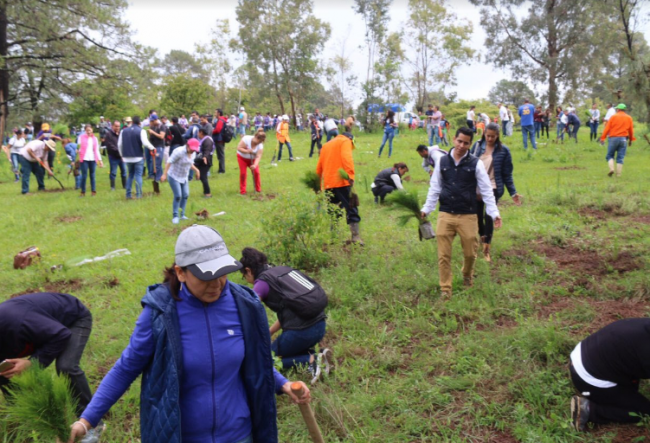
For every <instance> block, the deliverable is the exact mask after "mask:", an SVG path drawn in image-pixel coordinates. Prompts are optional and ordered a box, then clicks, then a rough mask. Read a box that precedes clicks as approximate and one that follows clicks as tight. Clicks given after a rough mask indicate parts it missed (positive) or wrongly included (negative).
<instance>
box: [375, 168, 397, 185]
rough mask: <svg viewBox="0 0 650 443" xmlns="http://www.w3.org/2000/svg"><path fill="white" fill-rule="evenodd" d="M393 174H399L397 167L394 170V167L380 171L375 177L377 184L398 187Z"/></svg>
mask: <svg viewBox="0 0 650 443" xmlns="http://www.w3.org/2000/svg"><path fill="white" fill-rule="evenodd" d="M393 174H397V175H399V172H398V171H397V168H395V170H394V171H393V168H386V169H384V170H382V171H379V174H377V176H376V177H375V186H390V187H391V188H395V189H397V186H395V182H394V181H393V179H392V178H391V175H393Z"/></svg>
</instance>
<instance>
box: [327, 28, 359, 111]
mask: <svg viewBox="0 0 650 443" xmlns="http://www.w3.org/2000/svg"><path fill="white" fill-rule="evenodd" d="M348 37H349V32H348ZM347 41H348V38H347V37H346V38H343V39H341V40H340V41H339V43H338V45H339V50H338V51H337V53H336V55H335V56H334V57H332V60H331V61H330V71H331V77H332V78H334V79H336V80H335V81H332V82H331V83H332V88H331V92H332V95H333V96H334V97H335V101H336V103H337V104H338V106H339V108H340V114H339V117H340V118H344V116H345V111H346V110H347V109H349V108H350V107H351V105H352V97H351V96H352V88H353V87H354V85H355V84H356V81H357V76H356V75H354V74H352V60H351V59H350V57H349V56H348V54H347V46H346V43H347Z"/></svg>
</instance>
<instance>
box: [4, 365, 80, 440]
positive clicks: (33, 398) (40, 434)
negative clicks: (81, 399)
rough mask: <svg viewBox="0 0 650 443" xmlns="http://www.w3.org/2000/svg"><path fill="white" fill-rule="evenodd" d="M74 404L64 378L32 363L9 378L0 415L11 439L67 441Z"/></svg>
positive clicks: (73, 415) (74, 408)
mask: <svg viewBox="0 0 650 443" xmlns="http://www.w3.org/2000/svg"><path fill="white" fill-rule="evenodd" d="M76 407H77V402H76V400H74V399H73V398H72V395H71V394H70V382H69V381H68V379H67V378H66V377H64V376H58V375H56V374H55V373H54V372H52V371H46V370H45V369H43V368H42V367H41V366H40V365H38V364H37V363H34V364H32V366H31V367H30V368H29V369H28V370H27V371H25V372H24V373H22V374H20V375H19V376H16V377H15V378H13V379H12V383H11V384H10V385H9V395H8V398H6V399H5V402H4V403H3V404H2V405H0V415H2V416H3V420H4V421H5V426H6V428H5V431H6V435H7V436H8V437H10V439H11V441H32V440H33V441H55V440H56V439H57V438H58V439H59V440H61V441H67V440H68V437H69V436H70V424H71V423H72V422H74V421H75V420H76V412H75V410H76Z"/></svg>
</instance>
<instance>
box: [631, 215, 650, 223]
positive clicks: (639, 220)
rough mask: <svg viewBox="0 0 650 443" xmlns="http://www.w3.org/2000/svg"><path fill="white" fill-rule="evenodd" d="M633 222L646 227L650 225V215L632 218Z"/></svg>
mask: <svg viewBox="0 0 650 443" xmlns="http://www.w3.org/2000/svg"><path fill="white" fill-rule="evenodd" d="M632 221H633V222H635V223H643V224H645V225H650V215H641V216H639V217H632Z"/></svg>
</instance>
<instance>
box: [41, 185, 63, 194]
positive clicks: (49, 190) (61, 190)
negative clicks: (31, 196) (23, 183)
mask: <svg viewBox="0 0 650 443" xmlns="http://www.w3.org/2000/svg"><path fill="white" fill-rule="evenodd" d="M65 191H66V189H61V187H60V186H58V187H56V188H52V189H43V190H42V191H38V192H45V193H46V194H50V193H52V192H65Z"/></svg>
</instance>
